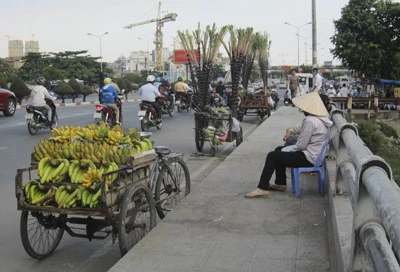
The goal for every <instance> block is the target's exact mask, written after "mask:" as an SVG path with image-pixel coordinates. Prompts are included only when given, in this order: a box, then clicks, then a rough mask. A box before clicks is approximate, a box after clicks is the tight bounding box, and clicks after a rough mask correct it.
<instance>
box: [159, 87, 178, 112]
mask: <svg viewBox="0 0 400 272" xmlns="http://www.w3.org/2000/svg"><path fill="white" fill-rule="evenodd" d="M162 94H163V97H159V98H158V103H160V105H161V112H162V114H169V116H171V117H172V116H174V114H175V94H173V93H172V92H171V91H170V90H166V91H164V92H163V93H162Z"/></svg>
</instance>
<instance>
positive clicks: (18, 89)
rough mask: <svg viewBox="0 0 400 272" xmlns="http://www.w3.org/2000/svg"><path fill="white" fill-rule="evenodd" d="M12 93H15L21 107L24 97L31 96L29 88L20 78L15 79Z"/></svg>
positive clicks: (11, 89) (12, 84) (11, 88)
mask: <svg viewBox="0 0 400 272" xmlns="http://www.w3.org/2000/svg"><path fill="white" fill-rule="evenodd" d="M10 91H12V92H14V93H15V96H16V97H17V99H18V103H19V104H20V105H21V103H22V100H23V99H24V97H25V96H27V95H29V94H30V90H29V88H28V86H26V84H25V82H24V81H23V80H22V79H21V78H20V77H17V76H16V77H14V79H13V81H12V83H11V86H10Z"/></svg>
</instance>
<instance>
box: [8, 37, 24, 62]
mask: <svg viewBox="0 0 400 272" xmlns="http://www.w3.org/2000/svg"><path fill="white" fill-rule="evenodd" d="M8 55H9V57H10V58H14V57H22V56H23V55H24V46H23V43H22V41H21V40H11V41H8Z"/></svg>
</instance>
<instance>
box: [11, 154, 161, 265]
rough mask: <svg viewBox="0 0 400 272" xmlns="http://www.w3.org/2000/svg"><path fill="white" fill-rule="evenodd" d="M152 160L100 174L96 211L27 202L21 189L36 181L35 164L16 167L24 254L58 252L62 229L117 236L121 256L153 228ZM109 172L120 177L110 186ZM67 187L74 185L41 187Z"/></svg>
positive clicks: (148, 157)
mask: <svg viewBox="0 0 400 272" xmlns="http://www.w3.org/2000/svg"><path fill="white" fill-rule="evenodd" d="M155 159H156V154H147V155H145V156H142V157H139V158H136V159H135V158H132V160H131V162H130V163H129V164H128V165H124V166H120V167H119V169H118V170H116V171H112V172H107V173H104V174H103V177H102V181H101V183H100V188H101V196H100V200H101V201H100V202H99V203H100V204H99V206H98V207H96V208H86V207H75V208H58V207H56V206H51V205H49V206H36V205H32V204H30V203H29V202H28V201H27V200H26V198H25V192H24V186H25V185H26V183H27V181H29V180H32V179H35V178H37V177H38V175H37V167H38V166H37V165H35V164H32V165H31V166H29V167H27V168H24V169H18V170H17V174H16V177H15V191H16V197H17V201H18V202H17V203H18V206H17V208H18V210H21V211H22V213H21V221H20V227H21V229H20V232H21V239H22V243H23V246H24V248H25V250H26V252H27V253H28V254H29V255H30V256H31V257H33V258H35V259H44V258H46V257H47V256H49V255H50V254H52V253H53V251H54V250H55V249H56V248H57V246H58V244H59V242H60V240H61V238H62V236H63V234H64V231H66V232H67V233H68V234H69V235H71V236H73V237H81V238H87V239H89V241H90V240H92V239H105V238H106V237H107V236H109V235H110V234H112V237H113V241H114V240H115V239H116V238H117V237H118V241H119V248H120V252H121V255H124V254H125V253H126V252H128V250H129V249H130V248H132V247H133V246H134V245H135V244H136V243H137V242H138V241H140V240H141V239H142V238H143V237H144V236H145V235H146V233H147V232H149V231H150V230H151V229H152V228H153V227H154V226H155V224H156V208H155V204H154V200H153V196H152V193H151V191H150V189H149V186H150V184H149V182H150V174H151V173H150V166H151V165H152V163H153V162H154V161H155ZM112 174H118V178H117V179H116V180H114V182H113V183H112V184H111V186H110V185H107V184H106V177H107V176H108V175H112ZM65 184H68V185H70V186H78V185H77V184H71V183H70V182H69V181H68V180H66V181H62V182H60V183H58V184H43V186H61V185H65ZM106 186H108V190H105V188H106ZM77 226H78V227H77ZM79 226H82V227H79Z"/></svg>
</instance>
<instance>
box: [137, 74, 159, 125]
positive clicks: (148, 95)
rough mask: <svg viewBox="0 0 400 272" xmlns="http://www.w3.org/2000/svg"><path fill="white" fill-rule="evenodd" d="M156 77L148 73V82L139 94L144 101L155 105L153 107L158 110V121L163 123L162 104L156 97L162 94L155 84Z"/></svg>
mask: <svg viewBox="0 0 400 272" xmlns="http://www.w3.org/2000/svg"><path fill="white" fill-rule="evenodd" d="M155 80H156V78H155V77H154V76H153V75H148V76H147V78H146V81H147V83H145V84H143V85H142V86H141V87H140V88H139V90H138V94H139V95H140V99H141V100H142V101H143V102H147V103H149V104H151V105H152V106H153V108H154V109H155V110H156V113H157V116H156V118H157V122H158V123H161V122H162V120H161V116H162V113H161V106H160V104H159V103H158V102H157V101H156V98H157V97H159V96H161V94H160V92H159V91H158V89H157V88H156V87H155V86H154V85H153V84H154V82H155Z"/></svg>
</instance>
